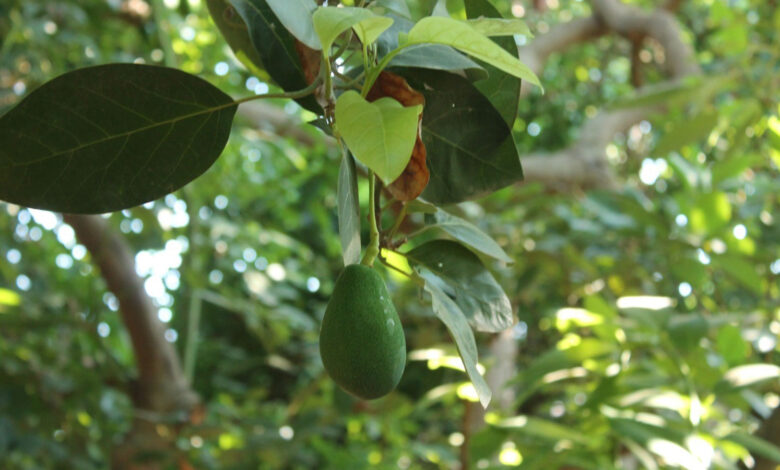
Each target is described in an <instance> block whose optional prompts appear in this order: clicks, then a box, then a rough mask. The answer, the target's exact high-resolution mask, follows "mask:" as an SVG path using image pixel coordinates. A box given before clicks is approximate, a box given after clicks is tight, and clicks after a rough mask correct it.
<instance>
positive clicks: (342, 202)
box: [338, 153, 360, 265]
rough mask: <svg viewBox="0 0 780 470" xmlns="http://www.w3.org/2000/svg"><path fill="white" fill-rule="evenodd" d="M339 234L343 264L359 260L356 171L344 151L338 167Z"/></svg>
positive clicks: (350, 156) (358, 208) (358, 211)
mask: <svg viewBox="0 0 780 470" xmlns="http://www.w3.org/2000/svg"><path fill="white" fill-rule="evenodd" d="M338 199H339V236H340V238H341V254H342V257H343V258H344V265H348V264H355V263H357V262H359V261H360V203H359V201H358V188H357V171H356V168H355V160H353V159H352V155H349V154H348V153H345V154H344V156H343V157H342V158H341V167H340V168H339V185H338Z"/></svg>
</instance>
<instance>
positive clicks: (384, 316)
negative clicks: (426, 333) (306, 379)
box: [320, 264, 406, 400]
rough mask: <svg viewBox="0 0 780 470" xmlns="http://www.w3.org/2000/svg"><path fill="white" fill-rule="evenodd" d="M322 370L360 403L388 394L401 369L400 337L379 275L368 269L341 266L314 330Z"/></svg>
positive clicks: (403, 350)
mask: <svg viewBox="0 0 780 470" xmlns="http://www.w3.org/2000/svg"><path fill="white" fill-rule="evenodd" d="M320 355H321V356H322V363H323V364H324V365H325V370H327V371H328V374H330V376H331V378H333V381H334V382H336V383H337V384H338V385H339V386H340V387H341V388H343V389H344V390H345V391H347V392H349V393H351V394H352V395H355V396H356V397H359V398H363V399H365V400H371V399H374V398H379V397H381V396H383V395H386V394H388V393H390V391H392V390H393V389H394V388H395V386H396V385H398V381H399V380H401V374H402V373H403V371H404V366H405V365H406V339H405V338H404V330H403V327H402V325H401V320H400V319H399V318H398V313H396V311H395V306H393V303H392V301H391V300H390V294H389V293H388V292H387V287H386V286H385V283H384V281H383V280H382V277H381V276H380V275H379V273H377V272H376V271H374V270H373V269H372V268H370V267H368V266H364V265H361V264H351V265H349V266H347V267H346V268H344V271H343V272H342V273H341V275H340V276H339V278H338V279H337V280H336V286H335V287H334V288H333V294H332V296H331V298H330V301H329V302H328V307H327V308H326V309H325V316H324V318H323V319H322V329H321V330H320Z"/></svg>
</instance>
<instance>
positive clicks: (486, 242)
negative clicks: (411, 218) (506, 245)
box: [430, 209, 514, 263]
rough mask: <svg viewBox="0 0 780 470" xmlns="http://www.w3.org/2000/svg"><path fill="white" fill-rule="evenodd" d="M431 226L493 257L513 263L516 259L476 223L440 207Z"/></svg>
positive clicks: (433, 216)
mask: <svg viewBox="0 0 780 470" xmlns="http://www.w3.org/2000/svg"><path fill="white" fill-rule="evenodd" d="M430 219H431V220H430V223H431V224H432V225H430V227H432V228H440V229H442V230H444V231H445V232H447V233H449V234H450V235H451V236H452V237H453V238H455V239H456V240H458V241H460V242H462V243H464V244H466V245H468V246H470V247H471V248H474V249H475V250H477V251H479V252H481V253H484V254H486V255H488V256H490V257H492V258H495V259H497V260H499V261H503V262H505V263H513V262H514V260H513V259H512V258H510V257H509V255H507V254H506V252H505V251H504V250H503V249H502V248H501V247H500V246H499V245H498V243H496V242H495V240H493V239H492V238H490V237H489V236H488V235H487V234H486V233H485V232H483V231H482V230H480V229H479V228H477V226H476V225H474V224H472V223H471V222H468V221H466V220H463V219H461V218H460V217H457V216H454V215H452V214H450V213H449V212H445V211H443V210H441V209H438V210H437V211H436V212H435V213H434V214H433V215H432V216H431V217H430Z"/></svg>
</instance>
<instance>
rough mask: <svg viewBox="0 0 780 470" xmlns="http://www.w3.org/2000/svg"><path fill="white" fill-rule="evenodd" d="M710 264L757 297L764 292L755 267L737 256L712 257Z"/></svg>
mask: <svg viewBox="0 0 780 470" xmlns="http://www.w3.org/2000/svg"><path fill="white" fill-rule="evenodd" d="M712 263H713V265H714V266H717V267H719V268H721V269H723V270H724V271H726V272H727V273H729V274H730V275H731V276H732V277H733V278H735V279H736V280H737V281H738V282H739V283H740V284H742V286H744V287H746V288H748V289H750V290H751V291H753V292H755V293H756V294H758V295H761V294H763V292H764V282H763V279H762V278H761V276H760V275H759V274H758V272H757V271H756V265H755V264H753V263H751V262H749V261H748V260H746V259H744V258H742V257H740V256H739V255H731V254H723V255H716V256H713V257H712Z"/></svg>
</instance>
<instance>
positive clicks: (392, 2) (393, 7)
mask: <svg viewBox="0 0 780 470" xmlns="http://www.w3.org/2000/svg"><path fill="white" fill-rule="evenodd" d="M371 7H372V8H374V9H377V10H379V9H381V10H382V11H381V12H380V13H379V14H385V13H388V12H392V13H393V14H395V15H399V16H401V17H403V18H411V17H412V13H411V12H410V11H409V5H407V4H406V1H405V0H376V1H375V2H372V4H371Z"/></svg>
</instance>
